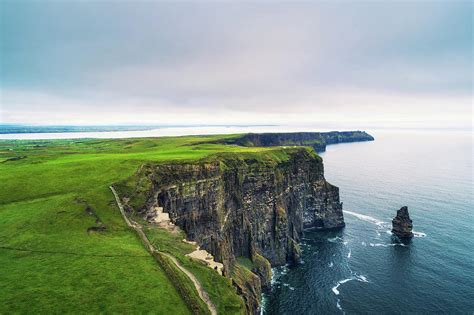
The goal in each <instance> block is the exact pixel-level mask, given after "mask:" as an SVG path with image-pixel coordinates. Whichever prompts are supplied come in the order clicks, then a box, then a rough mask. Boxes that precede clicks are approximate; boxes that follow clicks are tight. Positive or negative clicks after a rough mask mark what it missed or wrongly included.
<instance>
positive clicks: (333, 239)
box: [328, 236, 343, 243]
mask: <svg viewBox="0 0 474 315" xmlns="http://www.w3.org/2000/svg"><path fill="white" fill-rule="evenodd" d="M342 240H343V239H342V238H341V237H339V236H336V237H331V238H328V241H329V242H331V243H338V242H339V241H342Z"/></svg>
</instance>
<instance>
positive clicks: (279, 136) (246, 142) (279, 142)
mask: <svg viewBox="0 0 474 315" xmlns="http://www.w3.org/2000/svg"><path fill="white" fill-rule="evenodd" d="M373 140H374V137H372V136H371V135H369V134H368V133H366V132H365V131H359V130H357V131H331V132H285V133H248V134H244V135H242V136H240V137H236V138H231V139H223V140H218V141H217V142H221V143H227V144H237V145H241V146H247V147H249V146H255V147H272V146H310V147H312V148H313V149H314V150H315V151H316V152H324V151H326V145H328V144H336V143H344V142H360V141H373Z"/></svg>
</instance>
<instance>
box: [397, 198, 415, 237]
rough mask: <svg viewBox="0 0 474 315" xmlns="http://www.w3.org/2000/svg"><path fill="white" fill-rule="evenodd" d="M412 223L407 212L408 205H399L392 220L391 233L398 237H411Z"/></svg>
mask: <svg viewBox="0 0 474 315" xmlns="http://www.w3.org/2000/svg"><path fill="white" fill-rule="evenodd" d="M412 230H413V224H412V220H411V219H410V215H409V214H408V207H406V206H405V207H401V208H400V210H398V211H397V216H396V217H395V218H393V220H392V233H393V235H396V236H398V237H399V238H411V237H413V232H412Z"/></svg>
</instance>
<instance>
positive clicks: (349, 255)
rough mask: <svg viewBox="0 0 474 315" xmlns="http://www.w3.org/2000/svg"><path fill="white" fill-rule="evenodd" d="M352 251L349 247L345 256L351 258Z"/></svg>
mask: <svg viewBox="0 0 474 315" xmlns="http://www.w3.org/2000/svg"><path fill="white" fill-rule="evenodd" d="M351 255H352V251H351V250H350V249H349V253H347V258H351Z"/></svg>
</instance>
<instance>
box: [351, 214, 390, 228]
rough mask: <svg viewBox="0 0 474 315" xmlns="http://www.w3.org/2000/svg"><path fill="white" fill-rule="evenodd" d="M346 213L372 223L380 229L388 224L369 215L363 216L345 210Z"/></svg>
mask: <svg viewBox="0 0 474 315" xmlns="http://www.w3.org/2000/svg"><path fill="white" fill-rule="evenodd" d="M344 213H347V214H350V215H353V216H355V217H356V218H358V219H360V220H362V221H366V222H370V223H372V224H375V225H377V226H380V227H381V226H383V225H385V224H386V223H387V222H384V221H381V220H379V219H376V218H374V217H371V216H369V215H365V214H361V213H357V212H352V211H347V210H344Z"/></svg>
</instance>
